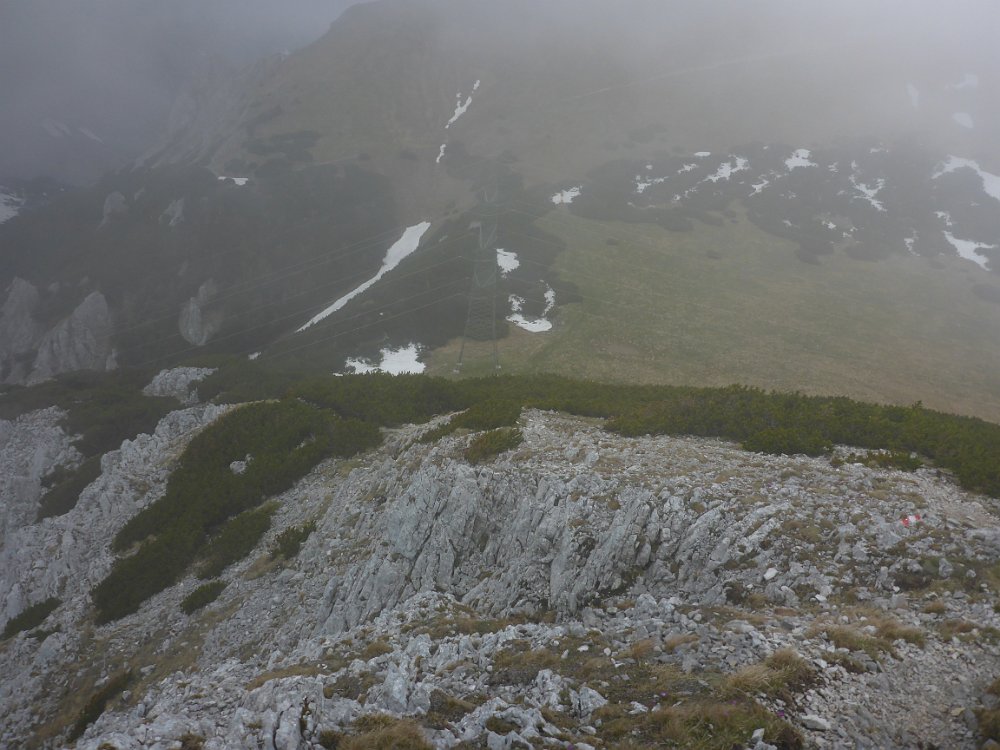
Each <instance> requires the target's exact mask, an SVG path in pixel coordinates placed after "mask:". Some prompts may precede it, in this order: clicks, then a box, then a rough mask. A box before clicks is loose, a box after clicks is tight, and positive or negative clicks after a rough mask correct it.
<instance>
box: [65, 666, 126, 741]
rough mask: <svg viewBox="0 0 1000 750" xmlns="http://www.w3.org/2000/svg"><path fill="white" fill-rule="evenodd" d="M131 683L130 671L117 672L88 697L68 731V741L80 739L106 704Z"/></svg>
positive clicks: (102, 711)
mask: <svg viewBox="0 0 1000 750" xmlns="http://www.w3.org/2000/svg"><path fill="white" fill-rule="evenodd" d="M131 681H132V672H131V670H126V671H124V672H119V673H118V674H117V675H115V676H114V677H112V678H111V679H109V680H108V681H107V682H106V683H105V684H104V686H103V687H102V688H101V689H100V690H98V691H97V692H96V693H94V694H93V695H92V696H90V699H89V700H88V701H87V705H86V706H84V707H83V710H81V711H80V713H79V715H78V716H77V719H76V723H74V724H73V728H72V729H71V730H70V733H69V741H70V742H75V741H76V740H78V739H80V737H81V736H83V733H84V732H85V731H86V730H87V727H89V726H90V725H91V724H93V723H94V722H95V721H97V720H98V719H99V718H100V716H101V714H103V713H104V709H105V708H107V705H108V703H110V702H111V700H112V699H113V698H116V697H117V696H119V695H121V694H122V693H124V692H125V688H127V687H128V685H129V683H130V682H131Z"/></svg>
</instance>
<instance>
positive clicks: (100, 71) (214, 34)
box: [0, 0, 351, 183]
mask: <svg viewBox="0 0 1000 750" xmlns="http://www.w3.org/2000/svg"><path fill="white" fill-rule="evenodd" d="M350 4H351V3H350V2H349V1H347V0H297V1H296V2H295V3H293V4H290V5H287V6H283V7H281V8H280V9H279V8H278V7H277V6H276V5H275V4H274V3H270V2H265V1H263V0H239V1H237V0H208V1H207V2H194V1H193V0H171V1H170V2H154V1H153V0H82V1H81V2H65V1H63V0H4V2H3V3H0V70H2V71H3V74H2V75H0V101H2V102H3V105H2V107H0V181H10V180H13V179H15V178H35V177H50V178H55V179H59V180H61V181H64V182H72V183H88V182H91V181H93V180H94V179H96V178H97V177H99V176H100V175H101V174H102V173H103V172H105V171H107V170H108V169H111V168H115V167H118V166H121V165H122V164H123V163H125V162H126V161H128V160H129V159H132V158H135V157H136V156H138V155H139V154H141V153H142V152H143V151H144V150H145V149H146V148H148V147H149V146H150V145H151V144H152V143H154V142H155V141H156V139H157V138H158V137H160V135H161V134H162V130H163V123H164V120H165V118H166V117H167V116H168V114H169V112H170V109H171V107H172V106H173V103H174V100H175V98H176V97H177V96H178V94H179V93H181V92H182V91H183V90H185V88H186V87H189V86H191V85H192V84H193V83H195V82H197V80H199V78H201V77H203V76H205V75H206V74H208V73H209V72H210V71H211V70H213V69H216V68H220V67H221V68H222V69H224V70H226V71H235V70H238V69H239V68H241V67H243V66H245V65H247V64H250V63H252V62H253V61H254V60H256V59H259V58H261V57H264V56H267V55H271V54H276V53H279V52H282V51H289V50H294V49H297V48H298V47H301V46H303V45H305V44H307V43H309V42H311V41H313V40H314V39H316V38H318V37H320V36H322V35H323V34H324V33H325V32H326V30H327V28H328V26H329V25H330V23H331V22H332V21H333V20H334V19H335V18H336V17H337V16H338V15H339V14H340V12H341V11H342V10H343V9H344V8H345V7H347V6H348V5H350Z"/></svg>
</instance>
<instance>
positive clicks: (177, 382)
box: [142, 367, 215, 406]
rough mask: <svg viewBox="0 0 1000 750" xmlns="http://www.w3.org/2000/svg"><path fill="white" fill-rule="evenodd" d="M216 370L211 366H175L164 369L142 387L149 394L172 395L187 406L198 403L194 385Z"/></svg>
mask: <svg viewBox="0 0 1000 750" xmlns="http://www.w3.org/2000/svg"><path fill="white" fill-rule="evenodd" d="M213 372H215V370H214V369H212V368H210V367H174V368H172V369H170V370H163V371H162V372H160V373H158V374H157V375H156V377H154V378H153V380H152V381H151V382H150V384H149V385H147V386H146V387H145V388H143V389H142V392H143V393H144V394H146V395H147V396H172V397H173V398H176V399H177V400H178V401H180V402H181V403H182V404H184V405H185V406H193V405H194V404H196V403H198V393H197V391H196V390H195V388H194V386H195V384H197V383H198V381H199V380H204V379H205V378H207V377H208V376H209V375H211V374H212V373H213Z"/></svg>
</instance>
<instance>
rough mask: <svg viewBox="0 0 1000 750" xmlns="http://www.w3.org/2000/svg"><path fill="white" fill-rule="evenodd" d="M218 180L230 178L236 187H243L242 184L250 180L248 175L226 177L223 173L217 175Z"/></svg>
mask: <svg viewBox="0 0 1000 750" xmlns="http://www.w3.org/2000/svg"><path fill="white" fill-rule="evenodd" d="M219 180H232V181H233V182H235V183H236V186H237V187H243V186H244V185H246V184H247V183H248V182H249V181H250V178H249V177H226V176H225V175H220V176H219Z"/></svg>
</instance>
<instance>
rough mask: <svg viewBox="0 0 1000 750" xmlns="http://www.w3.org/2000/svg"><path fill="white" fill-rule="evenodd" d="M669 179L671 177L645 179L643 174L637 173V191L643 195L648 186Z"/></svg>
mask: <svg viewBox="0 0 1000 750" xmlns="http://www.w3.org/2000/svg"><path fill="white" fill-rule="evenodd" d="M669 179H670V178H669V177H656V178H654V179H652V180H643V178H642V175H640V174H637V175H636V176H635V192H636V193H638V194H639V195H642V194H643V193H645V192H646V190H647V189H648V188H651V187H652V186H653V185H662V184H663V183H664V182H666V181H667V180H669Z"/></svg>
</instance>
